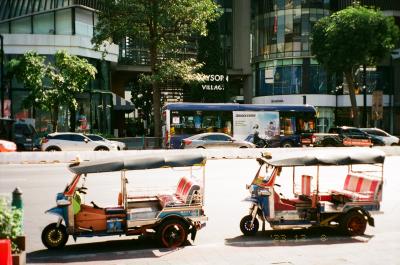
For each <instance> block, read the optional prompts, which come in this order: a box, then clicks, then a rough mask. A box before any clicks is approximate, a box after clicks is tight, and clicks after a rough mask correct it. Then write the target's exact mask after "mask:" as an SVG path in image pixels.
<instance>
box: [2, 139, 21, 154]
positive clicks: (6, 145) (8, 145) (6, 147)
mask: <svg viewBox="0 0 400 265" xmlns="http://www.w3.org/2000/svg"><path fill="white" fill-rule="evenodd" d="M15 151H17V145H16V144H15V143H14V142H10V141H6V140H0V152H15Z"/></svg>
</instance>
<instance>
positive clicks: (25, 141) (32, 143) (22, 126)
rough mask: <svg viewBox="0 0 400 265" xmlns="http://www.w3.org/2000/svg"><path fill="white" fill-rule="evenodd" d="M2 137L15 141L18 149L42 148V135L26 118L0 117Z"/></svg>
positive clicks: (33, 149) (0, 134) (0, 133)
mask: <svg viewBox="0 0 400 265" xmlns="http://www.w3.org/2000/svg"><path fill="white" fill-rule="evenodd" d="M0 138H1V139H3V140H7V141H11V142H14V143H15V144H16V145H17V150H18V151H35V150H40V141H41V139H40V137H39V135H38V134H37V132H36V130H35V128H34V127H33V126H32V124H30V123H28V122H26V121H24V120H13V119H7V118H0Z"/></svg>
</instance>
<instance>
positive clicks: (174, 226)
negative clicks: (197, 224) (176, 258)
mask: <svg viewBox="0 0 400 265" xmlns="http://www.w3.org/2000/svg"><path fill="white" fill-rule="evenodd" d="M187 236H188V227H187V225H186V224H185V223H184V222H183V221H181V220H179V219H172V220H167V221H165V222H163V223H162V224H161V225H160V226H159V227H158V229H157V239H158V240H159V242H160V243H161V245H162V246H163V247H165V248H176V247H180V246H182V245H183V244H184V243H185V242H186V240H187Z"/></svg>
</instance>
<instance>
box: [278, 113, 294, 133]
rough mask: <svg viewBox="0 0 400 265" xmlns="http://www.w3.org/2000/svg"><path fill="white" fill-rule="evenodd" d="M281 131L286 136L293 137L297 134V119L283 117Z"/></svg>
mask: <svg viewBox="0 0 400 265" xmlns="http://www.w3.org/2000/svg"><path fill="white" fill-rule="evenodd" d="M280 123H281V126H280V127H281V131H283V133H284V135H292V134H295V132H296V118H295V117H289V118H285V117H281V119H280Z"/></svg>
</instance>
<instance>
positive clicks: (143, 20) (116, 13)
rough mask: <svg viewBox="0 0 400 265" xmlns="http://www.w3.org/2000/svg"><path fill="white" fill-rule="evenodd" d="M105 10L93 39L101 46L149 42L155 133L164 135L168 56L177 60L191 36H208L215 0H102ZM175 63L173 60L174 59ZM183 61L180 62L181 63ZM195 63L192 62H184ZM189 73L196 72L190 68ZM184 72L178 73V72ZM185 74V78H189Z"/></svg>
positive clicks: (101, 13) (217, 12) (217, 13)
mask: <svg viewBox="0 0 400 265" xmlns="http://www.w3.org/2000/svg"><path fill="white" fill-rule="evenodd" d="M101 2H102V6H103V8H102V12H100V15H99V22H98V23H97V25H96V34H95V36H94V38H93V40H92V41H93V42H94V43H95V44H96V45H97V46H100V45H102V44H103V42H104V41H109V40H111V41H112V42H115V43H118V42H119V41H120V40H121V39H123V38H125V37H130V38H131V39H134V40H136V41H138V42H139V43H144V44H145V45H147V47H148V49H149V54H150V70H151V74H150V76H149V77H148V80H150V82H151V86H152V92H153V94H152V101H153V115H154V134H155V136H156V137H160V136H161V115H160V114H161V113H160V110H161V92H160V84H161V83H162V82H163V81H164V80H165V79H168V78H170V77H169V76H165V75H164V74H170V72H168V71H167V72H166V71H163V70H162V69H163V67H162V65H163V62H164V60H163V59H165V58H169V59H173V58H172V57H169V55H172V56H176V54H180V53H182V52H183V51H184V49H185V44H186V43H187V39H188V37H190V36H191V35H193V34H200V35H206V34H207V23H208V22H211V21H214V20H215V19H216V18H217V17H218V16H219V11H218V9H217V8H218V6H217V5H216V4H215V3H214V1H213V0H125V1H119V0H102V1H101ZM170 62H171V61H170ZM178 63H179V62H178ZM183 64H184V65H188V66H189V65H191V64H190V63H183ZM189 72H193V71H192V69H190V71H189ZM178 74H181V72H177V73H174V75H175V76H176V75H178ZM185 76H186V77H188V76H190V75H189V74H183V75H182V76H181V77H182V80H185Z"/></svg>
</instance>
